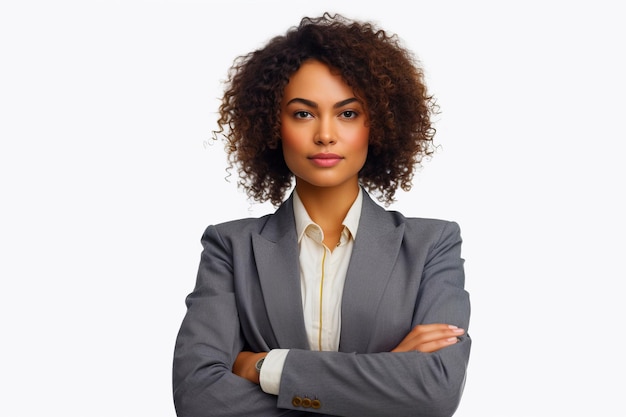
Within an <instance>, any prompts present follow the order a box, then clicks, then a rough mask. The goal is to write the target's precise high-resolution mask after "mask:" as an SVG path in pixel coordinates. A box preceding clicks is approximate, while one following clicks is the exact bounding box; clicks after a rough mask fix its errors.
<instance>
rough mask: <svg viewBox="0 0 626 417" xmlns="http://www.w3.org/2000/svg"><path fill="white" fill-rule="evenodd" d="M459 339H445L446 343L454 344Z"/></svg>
mask: <svg viewBox="0 0 626 417" xmlns="http://www.w3.org/2000/svg"><path fill="white" fill-rule="evenodd" d="M458 340H459V339H457V338H456V337H449V338H447V339H446V342H448V343H456V342H458Z"/></svg>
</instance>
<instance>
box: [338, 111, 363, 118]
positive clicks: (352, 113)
mask: <svg viewBox="0 0 626 417" xmlns="http://www.w3.org/2000/svg"><path fill="white" fill-rule="evenodd" d="M358 115H359V113H357V112H355V111H354V110H346V111H343V112H341V117H343V118H344V119H355V118H356V117H358Z"/></svg>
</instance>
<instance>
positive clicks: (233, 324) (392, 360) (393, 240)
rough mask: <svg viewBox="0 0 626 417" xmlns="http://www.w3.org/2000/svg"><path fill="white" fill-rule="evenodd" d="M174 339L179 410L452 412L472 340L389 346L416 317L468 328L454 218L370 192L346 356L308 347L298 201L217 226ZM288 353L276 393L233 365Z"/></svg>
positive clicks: (345, 308) (191, 414) (351, 275)
mask: <svg viewBox="0 0 626 417" xmlns="http://www.w3.org/2000/svg"><path fill="white" fill-rule="evenodd" d="M202 244H203V247H204V250H203V252H202V255H201V261H200V267H199V271H198V276H197V282H196V286H195V289H194V290H193V292H192V293H191V294H189V296H188V297H187V299H186V304H187V313H186V316H185V318H184V320H183V323H182V325H181V328H180V332H179V334H178V338H177V340H176V347H175V352H174V364H173V389H174V403H175V406H176V412H177V415H178V416H179V417H203V416H260V417H264V416H268V417H269V416H319V415H320V414H322V415H328V416H330V415H332V416H358V417H370V416H371V417H374V416H389V417H402V416H414V417H418V416H420V417H422V416H423V417H427V416H428V417H430V416H433V417H434V416H451V415H452V414H453V413H454V411H455V410H456V408H457V406H458V404H459V401H460V398H461V394H462V391H463V386H464V381H465V373H466V368H467V363H468V359H469V354H470V345H471V340H470V337H469V336H468V335H467V334H466V335H464V336H462V337H461V338H460V342H458V343H456V344H454V345H452V346H449V347H447V348H444V349H441V350H439V351H438V352H435V353H422V352H418V351H415V352H405V353H390V352H389V351H390V350H391V349H393V348H394V347H395V346H396V345H397V344H398V343H400V341H401V340H402V339H403V338H404V337H405V336H406V335H407V333H408V332H409V331H410V330H411V329H412V328H413V327H414V326H415V325H417V324H425V323H449V324H454V325H457V326H459V327H461V328H464V329H466V330H467V328H468V325H469V316H470V302H469V295H468V293H467V292H466V291H465V290H464V270H463V259H462V258H461V237H460V231H459V227H458V225H457V224H456V223H454V222H446V221H442V220H431V219H417V218H406V217H404V216H403V215H402V214H400V213H398V212H393V211H386V210H385V209H383V208H382V207H380V206H379V205H378V204H376V203H375V202H374V201H372V199H371V198H370V197H369V196H368V195H367V193H364V198H363V208H362V212H361V219H360V222H359V231H358V234H357V237H356V240H355V243H354V249H353V252H352V257H351V259H350V266H349V269H348V273H347V276H346V281H345V287H344V293H343V300H342V306H341V336H340V346H339V352H316V351H310V350H309V348H308V342H307V337H306V332H305V328H304V319H303V310H302V298H301V295H300V270H299V266H298V243H297V237H296V228H295V221H294V215H293V206H292V197H291V198H289V199H288V200H287V201H285V202H284V203H283V204H282V206H281V207H280V208H279V209H278V210H277V211H276V213H274V214H271V215H267V216H264V217H261V218H258V219H254V218H251V219H242V220H236V221H232V222H228V223H223V224H219V225H215V226H209V227H208V228H207V229H206V231H205V233H204V235H203V238H202ZM275 348H289V349H291V350H290V352H289V354H288V355H287V359H286V361H285V367H284V370H283V374H282V379H281V384H280V394H279V395H278V396H274V395H269V394H266V393H264V392H263V391H262V390H261V389H260V387H259V386H258V385H256V384H253V383H251V382H249V381H247V380H245V379H243V378H240V377H238V376H236V375H235V374H233V373H232V372H231V369H232V364H233V362H234V360H235V358H236V357H237V354H238V353H239V352H241V351H242V350H251V351H256V352H261V351H269V350H270V349H275Z"/></svg>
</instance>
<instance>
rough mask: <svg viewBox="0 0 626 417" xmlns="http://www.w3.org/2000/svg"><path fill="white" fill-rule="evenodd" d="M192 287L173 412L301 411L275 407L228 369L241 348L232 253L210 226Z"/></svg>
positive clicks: (198, 416) (177, 355)
mask: <svg viewBox="0 0 626 417" xmlns="http://www.w3.org/2000/svg"><path fill="white" fill-rule="evenodd" d="M202 244H203V247H204V250H203V252H202V256H201V261H200V267H199V271H198V276H197V281H196V286H195V289H194V290H193V292H192V293H191V294H189V295H188V297H187V299H186V304H187V312H186V315H185V317H184V319H183V322H182V324H181V327H180V330H179V333H178V337H177V339H176V345H175V350H174V361H173V394H174V404H175V408H176V413H177V415H178V416H179V417H203V416H207V417H208V416H211V417H221V416H230V417H234V416H250V415H256V416H268V417H273V416H305V415H309V413H305V412H303V411H302V410H300V411H295V410H286V409H279V408H278V406H277V397H276V396H274V395H269V394H266V393H264V392H263V391H262V390H261V389H260V388H259V386H258V385H256V384H253V383H251V382H249V381H247V380H246V379H244V378H240V377H239V376H237V375H235V374H233V373H232V365H233V362H234V360H235V359H236V357H237V354H238V353H239V352H241V351H242V350H243V347H244V341H243V337H242V335H241V329H240V324H239V317H238V312H237V305H236V302H235V294H234V288H233V287H234V285H233V271H232V255H231V252H230V250H229V248H228V245H226V244H225V243H224V241H223V240H222V239H221V238H220V236H219V234H218V232H217V230H216V228H215V227H213V226H210V227H208V228H207V230H206V231H205V234H204V235H203V239H202Z"/></svg>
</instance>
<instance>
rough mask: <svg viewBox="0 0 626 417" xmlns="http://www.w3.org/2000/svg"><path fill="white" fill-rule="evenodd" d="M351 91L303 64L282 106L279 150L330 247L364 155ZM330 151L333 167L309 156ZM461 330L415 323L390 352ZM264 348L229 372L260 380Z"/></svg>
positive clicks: (363, 133)
mask: <svg viewBox="0 0 626 417" xmlns="http://www.w3.org/2000/svg"><path fill="white" fill-rule="evenodd" d="M364 108H365V106H364V103H362V102H360V101H359V100H358V99H357V98H356V95H355V94H354V91H353V89H352V88H351V87H350V86H349V85H348V84H347V83H346V81H345V80H344V79H343V78H342V77H341V76H340V75H338V74H337V72H336V71H333V70H332V69H331V68H330V67H329V66H328V65H326V64H324V63H321V62H319V61H316V60H310V61H307V62H305V63H304V64H303V65H302V66H301V67H300V69H299V70H298V71H297V72H295V73H294V74H293V75H292V77H290V79H289V83H288V84H287V86H286V88H285V92H284V98H283V100H282V104H281V121H282V129H281V136H282V148H283V153H284V158H285V162H286V164H287V166H288V167H289V169H290V170H291V172H292V173H293V175H294V176H295V177H296V189H297V191H298V195H299V196H300V198H301V200H302V202H303V204H304V206H305V207H306V209H307V212H308V213H309V215H310V216H311V218H312V220H313V221H315V222H316V223H317V224H319V225H320V226H321V227H322V229H323V231H324V243H325V244H326V246H328V247H329V248H333V247H334V245H335V244H336V243H337V241H338V240H339V233H340V232H341V228H342V221H343V219H344V218H345V216H346V214H347V212H348V210H349V209H350V206H351V205H352V203H353V202H354V200H355V198H356V196H357V193H358V187H359V172H360V170H361V169H362V167H363V165H364V164H365V161H366V159H367V154H368V142H369V132H370V129H369V126H368V119H367V117H366V115H365V112H364V111H363V109H364ZM320 153H321V154H328V153H332V154H334V155H337V156H338V157H339V159H338V161H337V162H333V163H332V166H325V165H324V166H320V165H319V163H316V162H315V161H314V160H312V159H314V158H313V157H314V156H316V155H319V154H320ZM464 332H465V331H464V330H463V329H460V328H457V327H455V326H451V325H448V324H443V323H439V324H427V325H418V326H415V327H414V328H413V329H412V330H411V331H410V332H409V333H408V334H407V335H406V336H405V337H404V339H403V340H402V341H401V342H400V343H399V344H398V345H397V346H396V347H395V348H394V349H392V350H391V351H392V352H408V351H412V350H418V351H421V352H436V351H437V350H439V349H442V348H445V347H447V346H450V345H452V344H454V343H456V342H457V341H458V339H457V337H458V336H461V335H462V334H464ZM266 355H267V352H260V353H254V352H241V353H240V354H239V355H238V357H237V359H236V361H235V363H234V366H233V373H235V374H236V375H239V376H241V377H243V378H246V379H248V380H249V381H251V382H254V383H256V384H258V383H259V374H258V373H257V372H256V369H255V364H256V362H257V361H258V360H259V359H260V358H262V357H264V356H266Z"/></svg>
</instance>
